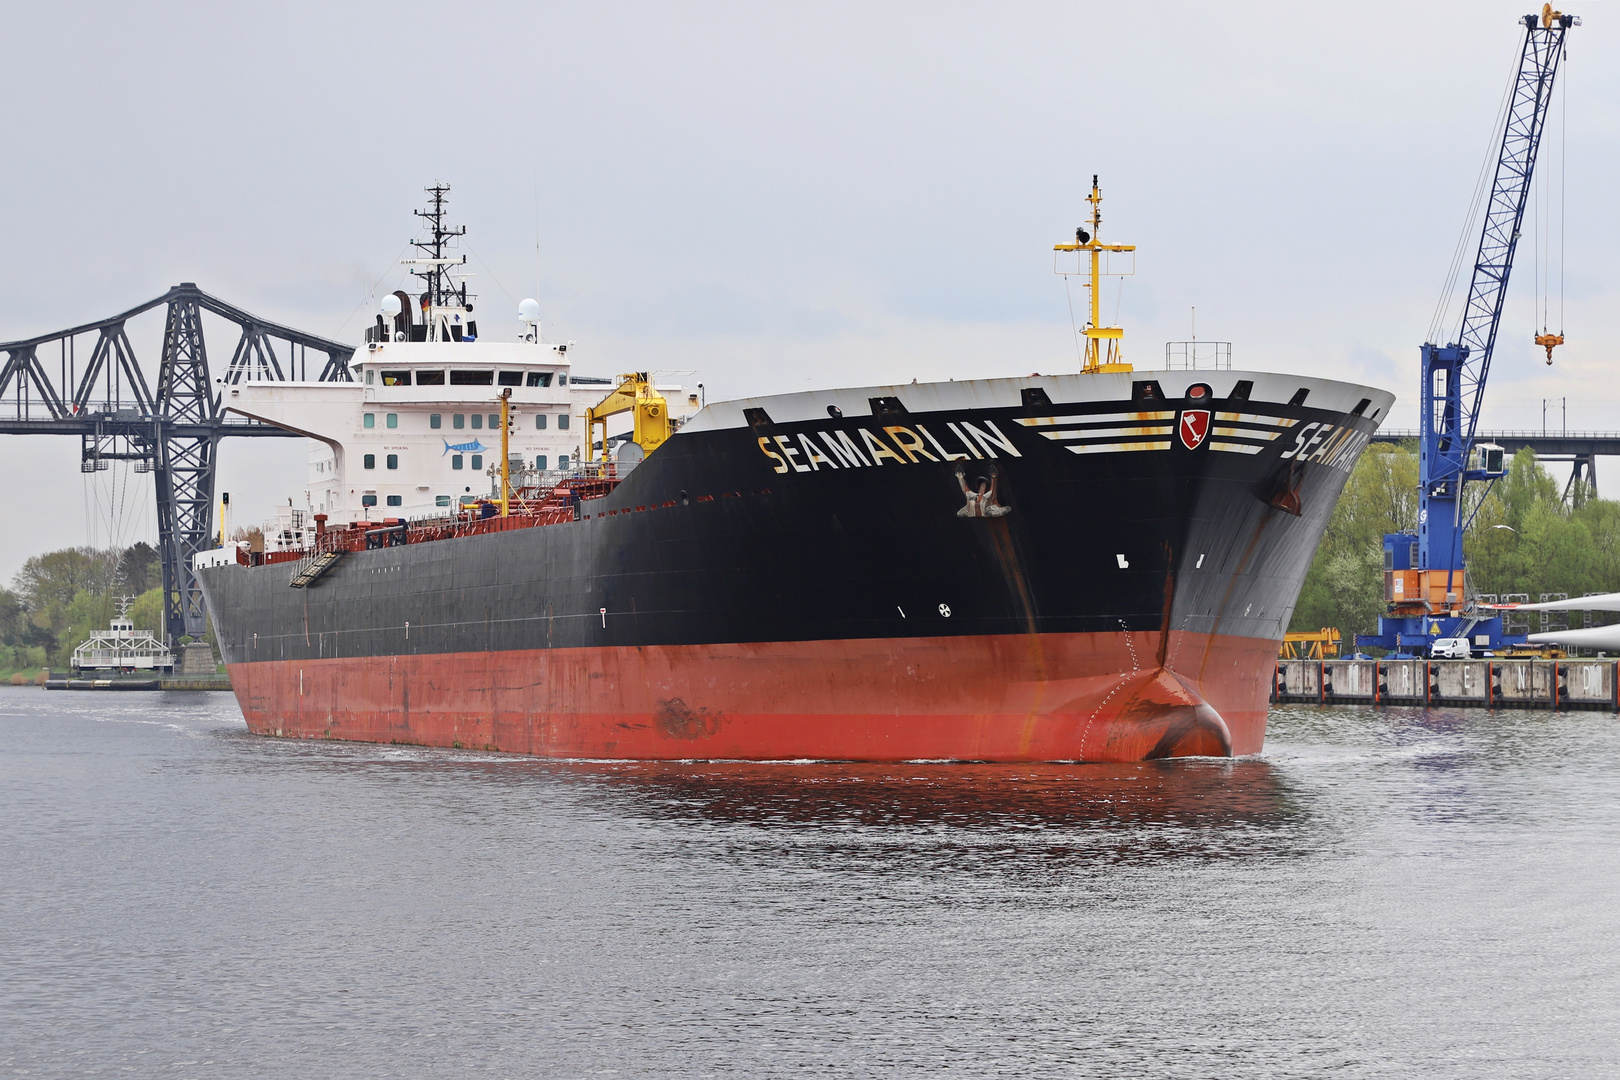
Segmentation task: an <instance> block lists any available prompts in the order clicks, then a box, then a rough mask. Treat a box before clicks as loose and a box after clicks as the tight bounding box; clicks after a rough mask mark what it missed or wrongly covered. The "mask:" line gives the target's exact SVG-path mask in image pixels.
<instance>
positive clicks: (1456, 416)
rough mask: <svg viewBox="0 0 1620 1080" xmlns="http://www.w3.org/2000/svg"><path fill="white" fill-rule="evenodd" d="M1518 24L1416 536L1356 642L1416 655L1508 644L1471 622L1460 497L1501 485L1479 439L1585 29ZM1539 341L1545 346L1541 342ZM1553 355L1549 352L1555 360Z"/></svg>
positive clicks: (1546, 16) (1561, 20) (1423, 391)
mask: <svg viewBox="0 0 1620 1080" xmlns="http://www.w3.org/2000/svg"><path fill="white" fill-rule="evenodd" d="M1520 22H1521V24H1522V25H1523V26H1524V31H1525V32H1524V45H1523V48H1522V50H1521V51H1520V54H1519V69H1518V74H1517V75H1516V76H1515V78H1514V82H1513V86H1512V88H1511V90H1510V93H1509V98H1508V102H1507V115H1506V123H1505V124H1504V125H1503V130H1502V143H1501V147H1500V150H1499V153H1498V154H1497V159H1496V172H1495V174H1494V176H1493V178H1492V181H1491V188H1490V200H1489V202H1488V203H1487V204H1486V207H1485V224H1484V228H1483V229H1482V230H1481V232H1480V236H1479V247H1478V250H1477V254H1476V255H1475V258H1474V272H1473V277H1472V279H1471V281H1470V283H1469V286H1468V299H1467V303H1466V306H1465V307H1464V308H1463V314H1462V322H1461V324H1460V325H1459V327H1458V329H1457V335H1456V337H1454V338H1453V339H1452V340H1451V341H1450V342H1448V343H1447V344H1445V345H1437V344H1435V343H1434V342H1432V341H1430V342H1425V343H1424V345H1423V348H1422V352H1421V372H1422V374H1421V379H1422V386H1421V388H1420V393H1419V399H1418V400H1419V418H1418V424H1419V427H1418V444H1419V445H1418V454H1419V457H1418V484H1419V487H1418V531H1417V532H1416V533H1415V534H1413V533H1389V534H1387V535H1385V537H1384V570H1385V580H1386V586H1385V600H1386V601H1388V610H1389V615H1388V616H1387V617H1385V618H1381V619H1379V627H1378V629H1379V632H1378V634H1376V635H1369V636H1363V637H1359V638H1358V639H1357V641H1358V644H1364V645H1377V646H1380V647H1383V648H1394V649H1397V650H1399V651H1408V650H1410V649H1412V648H1413V647H1414V646H1417V647H1418V651H1422V645H1423V643H1425V642H1428V641H1430V640H1433V639H1435V638H1440V637H1451V636H1453V635H1455V634H1456V633H1459V632H1463V633H1468V634H1471V635H1474V641H1473V644H1477V645H1481V646H1485V647H1494V646H1498V645H1501V644H1502V623H1501V619H1500V618H1489V619H1479V618H1478V616H1477V615H1468V614H1466V613H1465V608H1466V605H1467V598H1466V596H1465V593H1466V588H1465V576H1464V571H1465V565H1466V564H1465V560H1464V558H1463V544H1462V541H1463V533H1464V531H1465V530H1466V528H1467V525H1468V522H1467V521H1466V520H1464V518H1463V513H1464V507H1465V500H1464V498H1463V490H1464V487H1465V485H1467V484H1468V483H1469V482H1470V481H1475V480H1495V479H1497V478H1499V477H1500V476H1502V475H1503V466H1502V451H1501V448H1500V447H1491V446H1480V447H1478V448H1477V449H1478V450H1479V451H1480V453H1479V455H1477V456H1476V454H1475V450H1476V447H1475V445H1474V433H1475V430H1476V429H1477V427H1478V425H1479V414H1480V406H1481V405H1482V403H1483V401H1484V397H1485V380H1486V377H1487V375H1488V374H1489V373H1490V366H1491V354H1492V352H1493V351H1494V349H1495V347H1496V334H1497V329H1498V327H1499V325H1500V324H1501V321H1502V305H1503V301H1504V300H1505V299H1506V295H1507V284H1508V275H1509V274H1510V273H1512V270H1513V253H1514V250H1515V248H1516V247H1517V246H1518V242H1519V228H1520V225H1521V224H1522V222H1523V220H1524V210H1525V204H1526V202H1527V201H1528V200H1529V196H1530V178H1531V175H1532V173H1533V172H1534V171H1535V166H1536V153H1537V151H1538V150H1539V149H1540V146H1541V133H1542V130H1543V128H1544V127H1545V126H1546V122H1547V111H1548V107H1549V106H1550V104H1551V103H1552V89H1553V81H1554V79H1555V78H1556V77H1557V75H1558V65H1559V61H1560V60H1561V59H1562V58H1563V55H1564V35H1565V34H1566V33H1567V32H1568V31H1569V28H1570V27H1572V26H1578V25H1580V20H1579V19H1578V18H1576V17H1575V16H1573V15H1565V14H1564V13H1562V12H1559V11H1554V10H1553V8H1552V5H1551V4H1547V5H1545V6H1544V7H1543V8H1542V10H1541V14H1539V15H1526V16H1524V17H1523V18H1522V19H1521V20H1520ZM1560 340H1562V339H1560ZM1537 343H1538V344H1543V345H1545V344H1546V342H1545V341H1543V340H1542V339H1540V338H1538V339H1537ZM1555 344H1556V342H1555ZM1551 354H1552V350H1551V347H1550V346H1548V356H1549V358H1550V357H1551ZM1464 626H1466V627H1467V629H1466V630H1464V629H1463V627H1464ZM1481 638H1485V639H1486V640H1483V641H1482V640H1480V639H1481Z"/></svg>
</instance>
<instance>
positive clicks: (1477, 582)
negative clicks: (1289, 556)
mask: <svg viewBox="0 0 1620 1080" xmlns="http://www.w3.org/2000/svg"><path fill="white" fill-rule="evenodd" d="M1469 487H1470V498H1471V501H1470V502H1469V504H1468V505H1467V507H1465V512H1473V511H1475V510H1476V509H1477V513H1476V514H1475V516H1474V524H1473V526H1472V527H1471V528H1470V529H1469V530H1468V532H1467V534H1465V536H1464V538H1463V554H1464V556H1465V557H1466V560H1467V563H1468V578H1467V583H1466V593H1467V595H1469V596H1476V595H1479V594H1480V593H1496V594H1498V595H1500V594H1504V593H1528V594H1530V598H1531V599H1532V600H1537V599H1539V598H1540V594H1541V593H1544V592H1546V593H1554V592H1562V593H1568V594H1569V595H1570V596H1580V595H1581V594H1583V593H1606V592H1620V502H1615V501H1614V500H1612V499H1600V498H1597V497H1596V495H1595V493H1594V492H1593V491H1592V490H1591V488H1590V487H1589V486H1587V485H1586V484H1585V483H1582V482H1577V483H1575V484H1573V485H1571V487H1570V490H1569V492H1568V497H1567V498H1566V497H1565V492H1564V491H1563V490H1562V489H1561V488H1560V487H1559V484H1558V482H1557V481H1556V480H1555V479H1553V477H1552V476H1550V475H1549V474H1548V473H1547V470H1546V469H1544V468H1542V467H1541V463H1540V462H1539V461H1537V460H1536V453H1535V451H1534V450H1532V449H1530V448H1529V447H1526V448H1524V449H1522V450H1520V451H1519V452H1518V453H1517V454H1515V455H1514V456H1513V460H1512V462H1511V463H1510V464H1509V466H1508V470H1507V475H1506V476H1504V477H1503V478H1502V479H1501V480H1498V481H1497V482H1496V483H1495V484H1493V485H1490V486H1489V488H1487V487H1486V485H1484V484H1471V485H1469ZM1417 514H1418V457H1417V446H1416V445H1415V444H1409V445H1396V444H1393V443H1373V444H1372V445H1370V446H1368V447H1367V450H1366V452H1365V453H1364V454H1362V456H1361V460H1360V461H1359V462H1357V463H1356V467H1355V469H1354V470H1353V471H1352V472H1351V474H1350V479H1349V481H1348V482H1347V483H1346V484H1345V486H1344V492H1343V494H1341V495H1340V496H1339V502H1338V505H1337V506H1335V507H1334V510H1333V517H1332V519H1331V520H1330V521H1329V522H1328V527H1327V532H1326V533H1325V534H1324V535H1323V537H1322V543H1321V545H1320V546H1319V547H1318V548H1317V549H1316V557H1315V558H1314V559H1313V560H1312V562H1311V569H1310V572H1309V574H1307V575H1306V578H1305V585H1304V588H1302V589H1301V590H1300V595H1299V604H1298V605H1297V606H1296V607H1295V608H1294V618H1293V621H1292V623H1290V625H1289V629H1290V630H1316V629H1319V628H1321V627H1324V626H1332V627H1337V628H1338V629H1339V630H1340V631H1341V632H1342V633H1343V635H1344V642H1345V645H1346V646H1347V647H1348V646H1351V645H1353V644H1354V640H1355V639H1354V635H1355V634H1358V633H1361V634H1369V633H1372V632H1374V631H1375V630H1376V629H1377V626H1378V616H1380V615H1382V614H1383V613H1384V607H1385V600H1384V534H1385V533H1393V532H1416V531H1417ZM1604 621H1607V619H1605V620H1604Z"/></svg>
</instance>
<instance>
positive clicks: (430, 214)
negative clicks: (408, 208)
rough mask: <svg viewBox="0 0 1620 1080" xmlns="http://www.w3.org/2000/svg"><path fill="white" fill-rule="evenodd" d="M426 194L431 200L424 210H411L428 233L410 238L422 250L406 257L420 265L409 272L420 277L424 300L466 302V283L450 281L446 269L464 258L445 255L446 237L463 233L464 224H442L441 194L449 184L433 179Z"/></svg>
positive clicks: (443, 211) (412, 262)
mask: <svg viewBox="0 0 1620 1080" xmlns="http://www.w3.org/2000/svg"><path fill="white" fill-rule="evenodd" d="M427 193H428V198H429V199H430V200H432V202H431V205H430V206H429V207H428V208H427V209H426V210H416V211H413V213H415V214H416V216H417V217H419V218H421V219H422V220H423V221H425V222H427V225H428V235H427V237H426V238H425V239H422V240H412V241H411V245H412V246H413V247H415V248H416V249H417V250H418V251H420V252H421V253H422V258H419V259H407V260H405V261H406V262H407V263H408V264H411V265H414V266H420V267H422V269H420V270H412V271H411V273H413V274H415V275H416V276H417V277H419V278H421V279H422V281H423V282H424V283H425V284H426V285H427V294H428V302H429V303H430V304H432V305H433V306H434V307H442V306H444V305H445V304H447V303H455V304H459V305H460V306H462V307H466V306H467V283H466V282H465V281H463V282H462V283H461V284H460V285H459V286H458V285H455V284H453V283H452V282H451V279H450V272H449V270H447V269H446V267H449V266H453V265H459V264H461V263H464V262H466V261H467V256H465V255H463V256H461V257H460V258H459V259H455V258H450V257H448V256H446V255H445V250H446V248H447V247H448V244H447V241H449V240H450V238H451V237H455V236H465V235H467V226H465V225H463V226H461V227H460V228H459V229H452V228H450V227H448V226H447V225H445V221H444V219H445V196H446V195H448V194H450V185H449V184H446V183H444V182H443V181H439V180H436V181H434V182H433V186H431V187H429V188H428V189H427Z"/></svg>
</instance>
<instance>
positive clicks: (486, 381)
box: [450, 371, 495, 386]
mask: <svg viewBox="0 0 1620 1080" xmlns="http://www.w3.org/2000/svg"><path fill="white" fill-rule="evenodd" d="M494 382H495V373H494V372H493V371H451V372H450V385H451V386H489V385H492V384H493V383H494Z"/></svg>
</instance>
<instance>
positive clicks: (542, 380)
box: [528, 371, 551, 386]
mask: <svg viewBox="0 0 1620 1080" xmlns="http://www.w3.org/2000/svg"><path fill="white" fill-rule="evenodd" d="M528 382H529V385H530V386H550V385H551V372H549V371H531V372H529V381H528Z"/></svg>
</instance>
